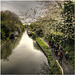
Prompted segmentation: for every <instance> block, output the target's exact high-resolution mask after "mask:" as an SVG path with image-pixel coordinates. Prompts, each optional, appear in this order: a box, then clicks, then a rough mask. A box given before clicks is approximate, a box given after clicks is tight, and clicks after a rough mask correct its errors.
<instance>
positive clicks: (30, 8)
mask: <svg viewBox="0 0 75 75" xmlns="http://www.w3.org/2000/svg"><path fill="white" fill-rule="evenodd" d="M38 7H39V8H40V7H43V6H42V5H39V4H38V3H37V2H36V1H1V11H4V10H9V11H12V12H14V13H16V14H17V15H18V16H19V17H20V18H21V19H22V20H21V21H22V23H25V22H32V21H34V20H35V19H34V20H33V18H34V17H35V18H36V17H37V16H39V14H40V12H42V10H40V9H39V8H38ZM35 10H36V12H37V14H36V15H35V14H34V11H35ZM26 13H27V14H26ZM29 16H30V17H29ZM40 16H42V15H40ZM23 18H24V19H23Z"/></svg>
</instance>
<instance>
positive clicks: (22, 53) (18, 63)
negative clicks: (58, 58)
mask: <svg viewBox="0 0 75 75" xmlns="http://www.w3.org/2000/svg"><path fill="white" fill-rule="evenodd" d="M34 46H35V47H34ZM3 59H7V60H8V61H5V60H3ZM1 63H2V64H1V65H2V66H1V68H2V74H4V73H5V74H36V73H47V72H48V70H49V66H48V61H47V58H46V57H45V55H44V54H43V52H41V50H40V49H39V48H38V47H37V45H36V43H35V42H34V41H33V40H32V39H31V38H29V36H28V35H27V32H24V33H23V35H22V37H20V38H17V39H15V40H11V41H9V42H8V43H7V44H6V46H5V47H3V48H2V60H1ZM44 63H45V64H44ZM45 66H46V67H45ZM44 67H45V68H44ZM43 71H44V72H43Z"/></svg>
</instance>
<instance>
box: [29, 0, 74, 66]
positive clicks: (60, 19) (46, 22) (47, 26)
mask: <svg viewBox="0 0 75 75" xmlns="http://www.w3.org/2000/svg"><path fill="white" fill-rule="evenodd" d="M41 3H42V4H44V5H45V7H46V9H48V11H46V12H45V13H46V15H45V16H44V17H39V19H38V20H37V21H36V22H33V23H32V24H31V25H30V29H31V30H32V31H33V32H34V33H35V34H37V35H38V36H40V37H43V38H45V39H46V40H48V41H49V40H54V41H55V42H56V43H58V44H59V45H62V46H63V51H64V54H65V52H66V51H68V52H69V54H70V57H71V58H72V59H69V61H70V63H71V64H72V65H74V2H72V1H64V2H60V1H59V2H58V1H53V3H51V2H41ZM52 5H53V6H52ZM50 6H51V7H52V8H53V9H51V7H50ZM55 6H56V7H55ZM56 8H57V9H56ZM50 9H51V10H50Z"/></svg>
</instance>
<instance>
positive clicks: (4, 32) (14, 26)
mask: <svg viewBox="0 0 75 75" xmlns="http://www.w3.org/2000/svg"><path fill="white" fill-rule="evenodd" d="M23 30H24V26H23V25H22V23H21V21H20V19H19V17H18V16H17V15H16V14H15V13H13V12H10V11H1V40H2V41H5V40H7V38H9V37H10V35H11V33H12V32H14V31H18V32H21V31H23Z"/></svg>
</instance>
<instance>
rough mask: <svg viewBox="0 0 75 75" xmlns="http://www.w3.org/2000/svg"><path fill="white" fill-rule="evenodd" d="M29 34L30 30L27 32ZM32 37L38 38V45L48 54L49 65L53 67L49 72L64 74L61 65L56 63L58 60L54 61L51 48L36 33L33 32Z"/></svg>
mask: <svg viewBox="0 0 75 75" xmlns="http://www.w3.org/2000/svg"><path fill="white" fill-rule="evenodd" d="M27 34H28V32H27ZM31 37H32V38H33V39H34V40H36V43H37V44H38V46H39V47H40V48H41V50H42V51H43V53H44V54H45V55H46V57H47V59H48V63H49V66H50V68H51V69H50V71H49V73H48V74H56V75H58V74H62V71H61V69H60V67H59V66H58V64H56V61H54V60H53V58H52V55H51V50H50V48H49V47H48V46H47V45H46V44H45V43H44V41H42V40H41V38H40V37H38V36H37V35H36V34H34V33H32V36H31Z"/></svg>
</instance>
